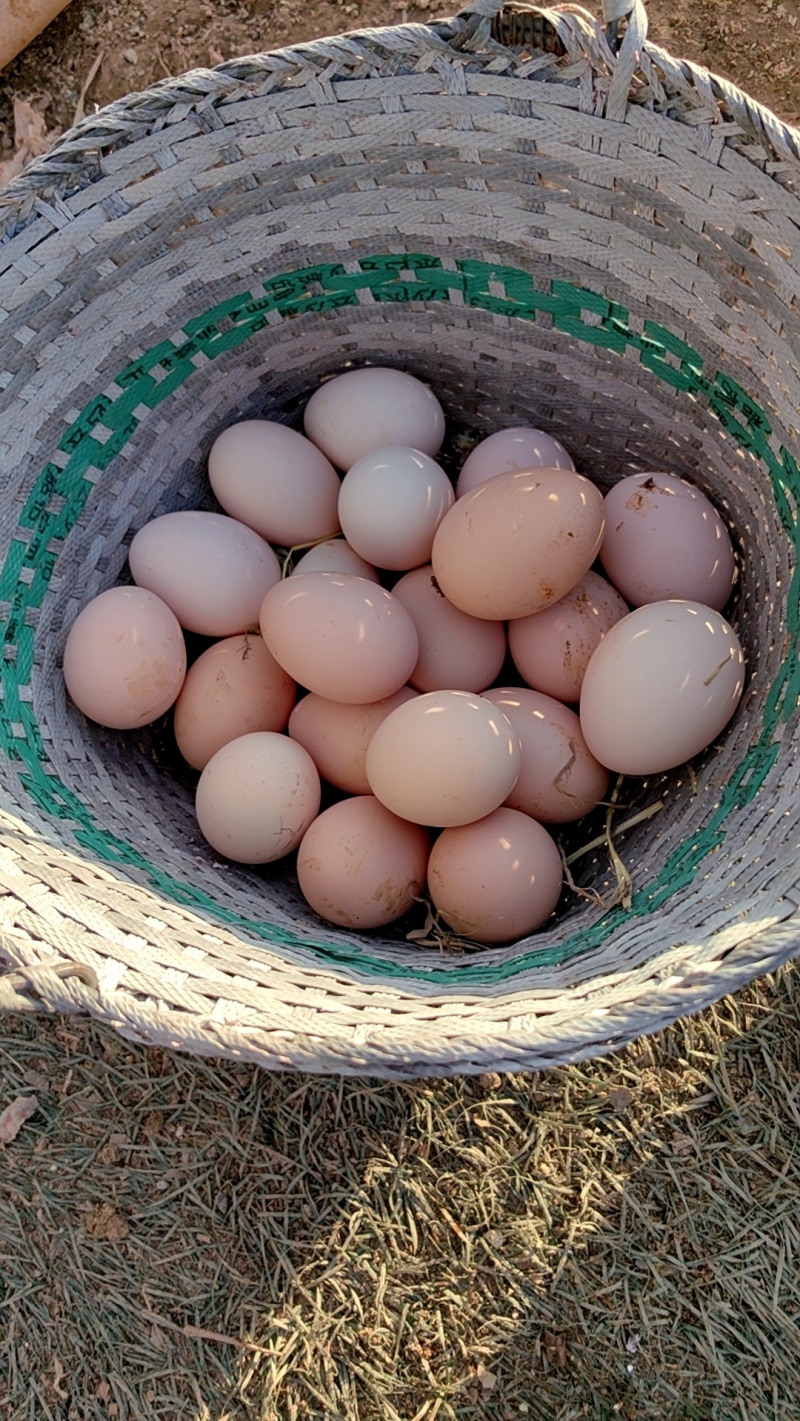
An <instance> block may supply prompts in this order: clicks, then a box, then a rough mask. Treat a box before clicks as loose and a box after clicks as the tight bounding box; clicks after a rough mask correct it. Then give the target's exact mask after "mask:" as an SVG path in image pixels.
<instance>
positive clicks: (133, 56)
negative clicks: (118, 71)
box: [122, 49, 139, 64]
mask: <svg viewBox="0 0 800 1421" xmlns="http://www.w3.org/2000/svg"><path fill="white" fill-rule="evenodd" d="M122 58H123V59H124V60H125V63H126V64H135V63H136V61H137V60H138V58H139V56H138V54H137V53H136V50H135V49H123V51H122Z"/></svg>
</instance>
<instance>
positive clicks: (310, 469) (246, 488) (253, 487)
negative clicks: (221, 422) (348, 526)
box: [208, 419, 339, 548]
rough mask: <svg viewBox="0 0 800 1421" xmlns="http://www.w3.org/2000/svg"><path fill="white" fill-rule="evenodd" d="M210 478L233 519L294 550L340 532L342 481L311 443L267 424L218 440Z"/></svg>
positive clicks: (243, 425) (233, 430) (248, 425)
mask: <svg viewBox="0 0 800 1421" xmlns="http://www.w3.org/2000/svg"><path fill="white" fill-rule="evenodd" d="M208 476H209V480H210V482H211V487H212V489H213V490H214V493H215V494H216V496H217V498H218V500H219V502H220V504H221V505H222V507H223V508H224V509H225V512H226V513H229V514H230V515H231V517H233V518H237V519H238V520H239V522H241V523H246V524H247V526H248V528H253V529H255V531H256V533H260V534H261V537H262V538H266V539H268V541H269V542H271V543H278V544H279V545H280V546H281V547H284V548H292V547H295V546H298V545H300V544H303V543H312V542H314V541H316V539H318V538H328V537H330V536H331V535H332V534H334V533H338V531H339V517H338V513H337V505H338V501H339V475H338V474H337V472H336V470H335V469H334V467H333V464H331V463H330V461H329V460H328V459H326V458H325V455H324V454H323V453H322V452H321V450H319V449H318V448H317V447H316V445H315V444H312V443H311V440H310V439H306V438H305V437H304V436H303V435H302V434H298V433H297V431H296V430H294V429H289V428H288V427H287V426H286V425H285V424H277V423H276V422H274V421H273V420H269V419H245V420H242V421H241V422H240V423H239V424H231V425H229V426H228V428H227V429H224V430H223V431H222V433H221V434H219V435H217V438H216V439H215V440H214V443H213V444H212V446H211V450H210V452H209V455H208Z"/></svg>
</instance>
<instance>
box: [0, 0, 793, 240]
mask: <svg viewBox="0 0 800 1421" xmlns="http://www.w3.org/2000/svg"><path fill="white" fill-rule="evenodd" d="M504 10H509V11H512V12H517V13H519V12H522V13H523V14H525V15H526V16H529V15H535V16H538V17H541V19H542V20H543V21H544V22H545V23H547V24H548V25H550V26H551V27H552V30H553V33H554V34H555V35H557V36H558V38H559V39H560V41H561V42H562V44H563V45H564V46H565V53H566V55H567V57H568V58H571V59H574V58H576V57H580V58H582V59H584V60H586V61H588V63H589V65H590V67H591V69H592V71H593V74H594V76H595V77H602V78H603V80H604V81H607V87H611V88H613V86H614V84H615V82H616V83H619V84H620V85H621V88H622V90H623V94H622V98H621V100H620V101H619V104H618V107H619V109H620V111H619V113H618V114H617V117H619V118H624V117H625V110H626V108H627V106H628V104H630V107H631V108H632V109H633V108H635V107H636V106H637V105H638V104H639V103H641V93H640V92H637V90H641V88H642V85H644V86H645V89H646V88H647V86H650V88H651V89H652V88H653V87H655V105H656V108H657V109H658V111H661V112H664V113H665V115H666V116H667V117H668V118H670V119H671V120H673V121H675V122H686V123H690V124H692V125H694V124H695V123H696V122H697V111H698V110H700V111H705V113H706V116H707V121H708V122H709V123H712V124H714V125H718V124H720V123H721V122H724V123H725V124H726V127H729V126H730V125H733V126H734V127H735V129H736V130H738V135H739V136H740V137H743V138H744V139H745V140H746V141H745V144H744V146H743V148H742V151H743V152H744V153H745V155H746V156H747V157H748V158H749V159H750V160H751V161H752V162H754V163H758V164H759V165H763V163H764V162H765V160H766V161H772V162H774V161H775V160H776V159H777V160H778V161H779V163H781V164H782V165H783V164H787V163H788V165H789V167H790V168H791V169H793V170H794V176H800V128H797V127H794V126H793V125H792V124H790V123H788V122H786V121H785V120H784V119H782V118H780V117H779V116H778V115H777V114H776V113H774V112H773V111H772V110H771V109H769V108H768V107H767V106H766V105H764V104H762V103H760V102H759V101H758V100H756V99H754V98H753V97H751V96H750V95H749V94H748V93H747V92H746V91H745V90H744V89H742V88H740V87H739V86H738V85H736V84H734V83H733V82H732V81H731V80H730V79H728V78H727V77H725V76H724V75H721V74H718V73H715V72H713V71H710V70H708V69H705V68H704V67H703V66H702V65H699V64H696V63H695V62H694V61H693V60H688V59H683V58H676V57H675V56H673V55H672V54H671V53H669V51H667V50H666V49H664V48H662V47H661V46H659V45H656V44H654V43H653V42H652V41H650V40H649V39H647V23H648V22H647V13H646V10H645V7H644V4H643V3H642V0H630V13H629V15H628V17H627V23H628V29H627V32H626V34H625V38H624V40H623V43H622V47H621V49H620V50H619V52H618V54H616V55H614V54H613V53H612V51H611V49H610V48H609V44H608V41H607V38H606V32H605V30H604V28H603V27H602V26H601V24H600V23H599V22H598V21H597V20H596V18H595V17H594V15H593V14H592V13H591V12H589V11H588V10H584V9H583V8H582V7H581V6H580V5H577V4H571V3H569V0H564V3H563V4H557V5H554V6H544V5H533V4H528V3H527V0H509V3H507V4H506V5H504V3H503V0H472V3H471V4H467V5H466V6H465V7H464V8H462V9H460V10H458V11H456V12H455V13H454V14H453V15H452V16H449V17H445V18H441V19H435V20H431V21H430V22H429V23H428V24H422V23H419V22H408V23H404V24H398V25H386V26H381V27H365V28H357V29H353V30H342V31H340V32H337V33H335V34H332V35H328V36H321V37H319V38H317V39H314V40H310V41H305V42H301V43H297V44H293V45H286V46H282V47H279V48H277V49H266V50H259V51H254V52H253V53H252V54H250V55H244V56H239V57H237V58H234V59H230V60H226V61H224V62H223V63H222V64H219V65H216V66H214V67H213V68H195V69H189V70H186V71H184V72H183V73H180V74H177V75H173V76H170V77H169V78H165V79H159V80H157V81H156V82H155V83H154V84H152V85H149V86H147V87H146V88H145V89H142V90H137V91H133V92H131V93H129V94H126V95H124V96H123V97H122V98H119V99H115V100H113V101H112V102H111V103H109V104H107V105H106V106H105V107H103V108H102V109H100V110H98V112H97V113H96V114H91V115H87V116H86V117H85V118H83V119H82V120H81V121H80V122H79V123H78V124H75V125H73V126H72V127H71V128H69V129H68V130H67V131H66V132H65V133H64V134H62V135H61V136H60V137H59V138H58V139H57V140H56V142H55V143H54V144H53V146H52V147H51V148H50V149H49V150H48V151H47V153H45V154H42V155H40V156H38V157H36V158H33V159H32V161H31V162H30V163H29V164H28V165H27V167H26V168H25V170H24V172H23V173H21V174H19V175H18V176H17V177H15V178H12V180H11V182H10V183H8V184H7V185H6V187H5V188H3V189H0V243H2V241H3V227H4V226H6V227H7V226H8V225H9V222H10V220H11V214H12V213H13V212H14V210H15V209H20V210H22V209H28V210H29V209H30V205H31V201H32V200H36V199H38V200H40V201H41V200H44V201H49V200H52V199H53V198H56V199H57V198H58V197H62V198H63V197H65V196H67V195H69V193H71V192H72V191H74V190H75V189H76V187H81V186H84V185H85V184H86V182H88V181H91V180H92V177H93V176H95V175H96V174H97V173H98V171H99V162H100V160H101V158H103V157H106V156H108V155H110V154H112V153H114V152H116V151H117V150H118V149H119V148H122V147H125V146H128V144H130V143H133V142H136V141H140V140H141V139H143V138H145V137H147V136H148V135H149V134H151V133H153V132H154V131H156V130H157V129H160V128H162V127H164V126H166V125H169V124H170V123H172V122H175V121H177V120H178V119H179V118H184V117H186V115H187V114H188V113H189V112H193V113H195V114H196V115H197V116H198V117H200V116H201V115H202V114H204V113H207V112H208V110H209V109H214V108H216V107H217V106H219V105H221V104H226V103H232V102H235V101H236V100H237V99H241V98H249V97H255V96H256V95H257V94H258V93H262V94H265V95H266V94H267V93H269V92H272V91H273V90H274V89H275V88H277V87H280V86H283V85H286V84H289V83H292V84H295V83H297V82H298V80H300V79H302V78H303V77H304V76H305V79H306V81H309V80H319V79H321V80H322V82H331V80H332V78H335V79H339V78H363V77H365V75H368V74H369V73H371V72H374V73H380V72H381V70H382V68H383V67H384V66H385V64H386V63H387V61H388V62H390V63H397V62H398V56H401V57H402V56H405V57H406V58H408V57H410V56H414V55H416V56H417V57H419V54H420V53H422V54H423V55H424V56H425V57H426V58H427V59H428V60H434V59H435V58H436V57H438V58H440V59H442V60H445V59H446V60H449V61H453V60H457V61H458V62H459V63H461V64H469V63H472V64H483V63H487V62H488V63H491V64H492V66H493V72H496V69H497V65H498V57H499V56H503V57H504V58H505V60H506V65H507V68H509V69H512V70H513V68H514V65H515V64H516V63H518V62H520V58H522V59H524V53H523V54H522V56H520V55H519V47H517V50H516V52H515V50H514V49H512V48H510V47H508V46H506V45H503V44H502V43H500V42H499V41H498V40H495V39H493V38H492V35H491V21H492V19H493V18H495V17H496V16H498V15H499V14H500V12H502V11H504ZM418 46H421V50H420V49H419V48H417V47H418ZM337 65H338V66H340V70H337V69H336V66H337ZM348 71H352V72H348ZM657 75H658V76H660V77H658V78H657V77H656V76H657ZM555 82H558V79H557V77H556V78H555ZM664 84H666V85H667V86H668V88H669V89H670V90H671V94H669V95H668V94H667V93H666V92H665V90H664V88H663V85H664ZM676 99H677V100H678V102H677V104H676V102H675V101H676ZM651 106H652V105H651ZM593 111H595V110H593ZM735 138H736V134H735V133H733V132H726V134H725V142H726V143H730V142H733V141H734V140H735ZM772 176H773V177H774V178H775V180H776V181H778V182H785V181H786V177H785V174H783V173H782V172H780V171H775V172H774V173H773V174H772ZM19 215H22V211H20V214H19Z"/></svg>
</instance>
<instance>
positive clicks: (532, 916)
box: [428, 808, 563, 943]
mask: <svg viewBox="0 0 800 1421" xmlns="http://www.w3.org/2000/svg"><path fill="white" fill-rule="evenodd" d="M562 878H563V869H562V866H561V857H560V855H559V852H558V849H557V848H556V845H555V843H554V842H553V840H552V839H551V838H550V835H549V834H548V832H547V830H546V829H544V828H542V825H541V824H537V823H536V821H535V820H534V819H530V818H529V817H528V815H527V814H520V813H519V812H518V811H517V810H515V809H503V808H501V809H496V810H495V811H494V813H493V814H489V815H487V817H486V818H485V819H479V820H478V822H477V823H475V824H464V825H462V826H461V827H460V828H456V829H445V831H444V833H443V834H440V835H439V838H438V839H437V840H436V843H435V844H434V846H433V849H432V850H431V855H430V859H429V862H428V892H429V893H430V896H431V899H432V901H433V905H434V907H435V908H436V910H437V911H438V912H439V913H440V914H441V916H442V917H443V918H444V920H445V922H446V923H448V924H449V926H450V927H451V928H453V930H454V931H455V932H457V933H459V934H460V935H461V936H462V937H467V938H471V939H472V940H473V941H475V942H485V943H499V942H513V941H514V940H516V939H518V938H523V937H527V936H528V934H529V933H532V932H535V931H536V929H537V928H540V927H541V926H542V924H543V923H544V922H545V921H546V920H547V918H549V916H550V914H551V913H552V912H553V909H554V908H555V907H556V904H557V903H558V900H559V898H560V896H561V886H562Z"/></svg>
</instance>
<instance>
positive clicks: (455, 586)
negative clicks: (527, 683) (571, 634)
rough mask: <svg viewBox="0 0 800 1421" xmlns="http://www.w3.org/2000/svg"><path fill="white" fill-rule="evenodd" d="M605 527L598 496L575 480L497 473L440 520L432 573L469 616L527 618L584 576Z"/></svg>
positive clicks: (559, 474)
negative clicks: (495, 476)
mask: <svg viewBox="0 0 800 1421" xmlns="http://www.w3.org/2000/svg"><path fill="white" fill-rule="evenodd" d="M603 526H604V525H603V497H602V494H601V493H600V490H599V489H597V488H595V486H594V484H592V483H590V482H589V480H588V479H585V478H584V477H583V476H582V475H581V474H576V473H573V472H572V471H571V470H569V469H527V470H523V471H520V472H518V473H514V474H498V476H497V478H494V479H488V480H487V481H486V482H485V483H482V484H479V486H478V487H477V488H476V489H473V490H472V492H471V493H468V494H466V495H465V496H464V498H459V499H458V500H457V501H456V503H454V504H453V507H452V508H451V509H450V511H449V513H446V514H445V516H444V518H443V519H442V522H441V523H440V525H439V528H438V531H437V533H436V537H435V538H434V540H433V553H432V555H431V562H432V563H433V571H434V573H435V575H436V580H437V582H438V583H439V586H440V587H441V589H442V591H443V592H444V594H445V596H446V597H447V598H449V600H450V601H451V602H453V603H454V604H455V606H456V607H459V608H460V609H461V611H462V612H467V613H468V614H469V615H470V616H472V617H484V618H486V619H487V620H489V621H504V620H506V619H508V618H513V617H527V616H529V615H530V613H531V612H538V611H540V610H541V609H542V608H543V607H549V606H550V605H551V604H552V603H553V602H557V601H558V600H559V598H561V597H564V596H565V595H566V593H567V592H569V591H570V590H571V588H573V587H574V586H575V584H576V583H577V582H580V580H581V578H582V577H584V576H585V575H586V573H587V572H588V571H589V568H590V567H591V565H592V563H593V561H594V559H595V556H596V554H597V551H598V548H599V547H600V543H601V542H602V538H603Z"/></svg>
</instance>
